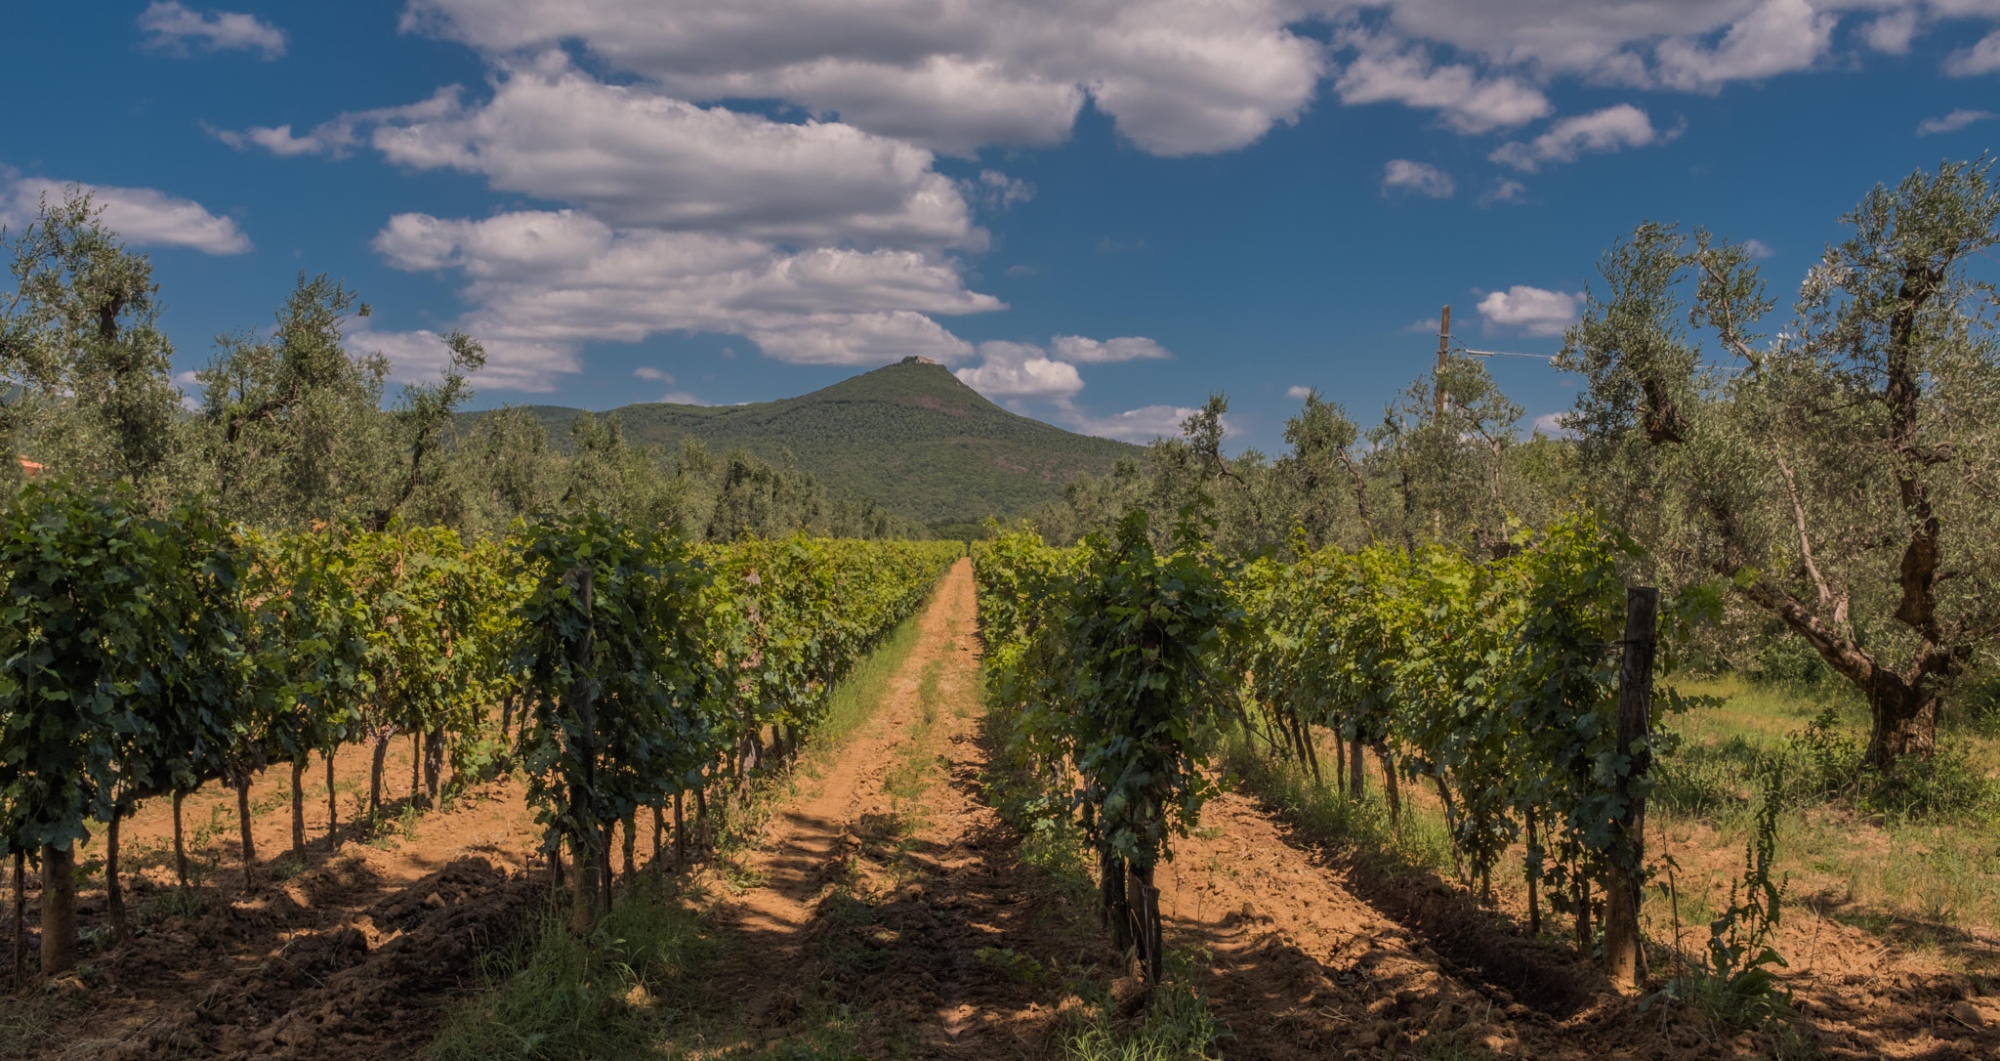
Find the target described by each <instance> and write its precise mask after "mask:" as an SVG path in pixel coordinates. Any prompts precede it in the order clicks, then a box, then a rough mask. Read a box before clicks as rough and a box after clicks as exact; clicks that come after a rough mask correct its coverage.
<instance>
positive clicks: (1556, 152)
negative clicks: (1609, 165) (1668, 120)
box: [1488, 103, 1678, 173]
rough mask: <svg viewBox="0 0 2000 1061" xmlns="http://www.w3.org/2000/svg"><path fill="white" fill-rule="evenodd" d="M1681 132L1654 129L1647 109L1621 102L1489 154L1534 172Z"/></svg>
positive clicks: (1518, 167)
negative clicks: (1596, 153) (1548, 165)
mask: <svg viewBox="0 0 2000 1061" xmlns="http://www.w3.org/2000/svg"><path fill="white" fill-rule="evenodd" d="M1676 135H1678V133H1672V132H1670V133H1666V134H1662V133H1660V132H1659V131H1657V130H1655V129H1654V128H1653V122H1652V119H1651V118H1648V117H1647V116H1646V112H1645V111H1642V110H1640V109H1639V108H1637V107H1634V106H1633V105H1631V104H1630V103H1620V104H1618V105H1616V106H1612V107H1606V108H1604V109H1603V110H1601V111H1593V112H1591V113H1589V114H1579V115H1577V116H1575V117H1573V118H1564V119H1563V120H1561V121H1559V122H1556V123H1555V124H1554V125H1551V126H1549V129H1548V131H1547V132H1545V133H1543V134H1542V135H1540V136H1537V137H1535V138H1534V140H1532V141H1529V142H1527V143H1522V142H1521V141H1519V140H1515V141H1510V142H1508V143H1505V144H1502V145H1501V146H1500V147H1498V148H1496V149H1495V150H1494V151H1493V153H1492V154H1491V155H1490V156H1488V157H1489V158H1491V159H1492V160H1493V161H1495V162H1498V163H1501V164H1503V165H1507V166H1512V167H1514V168H1515V169H1518V170H1522V171H1525V172H1528V173H1533V172H1535V171H1536V170H1538V169H1540V168H1541V167H1542V165H1543V164H1544V163H1549V162H1574V161H1576V158H1577V156H1578V155H1580V154H1582V153H1584V152H1586V151H1592V152H1597V151H1617V150H1620V149H1621V148H1627V147H1645V146H1646V145H1648V144H1652V143H1657V142H1662V141H1665V140H1671V139H1673V137H1674V136H1676Z"/></svg>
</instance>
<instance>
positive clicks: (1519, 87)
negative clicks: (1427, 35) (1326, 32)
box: [1334, 31, 1555, 133]
mask: <svg viewBox="0 0 2000 1061" xmlns="http://www.w3.org/2000/svg"><path fill="white" fill-rule="evenodd" d="M1338 43H1339V44H1341V45H1344V46H1347V47H1351V48H1355V49H1357V50H1358V51H1359V54H1358V55H1356V56H1355V57H1354V59H1353V60H1352V61H1351V62H1349V63H1348V64H1347V67H1346V69H1344V70H1342V71H1341V73H1340V77H1339V78H1338V79H1336V80H1335V81H1334V91H1335V92H1338V93H1339V94H1340V101H1341V102H1342V103H1346V104H1348V105H1350V106H1353V105H1358V104H1364V103H1402V104H1405V105H1407V106H1410V107H1416V108H1419V109H1422V110H1434V111H1437V112H1438V114H1439V117H1440V118H1441V119H1442V120H1443V122H1444V124H1445V125H1446V126H1448V127H1450V128H1451V129H1454V130H1456V131H1458V132H1461V133H1484V132H1489V131H1491V130H1494V129H1505V128H1510V127H1513V126H1516V125H1523V124H1525V123H1527V122H1531V121H1534V120H1536V119H1537V118H1546V117H1548V116H1549V114H1551V113H1553V111H1554V109H1555V108H1554V107H1553V106H1552V105H1550V103H1549V100H1548V97H1547V96H1544V95H1543V94H1542V92H1541V90H1540V89H1538V88H1536V87H1534V86H1533V85H1531V84H1528V83H1527V82H1524V81H1521V80H1520V79H1518V78H1514V77H1508V76H1485V75H1481V74H1480V73H1479V72H1477V71H1475V70H1474V69H1473V68H1472V67H1471V66H1467V65H1464V64H1450V65H1445V66H1437V65H1433V64H1432V62H1431V59H1430V56H1429V55H1428V54H1427V53H1426V51H1425V50H1424V49H1423V48H1422V47H1421V46H1417V45H1410V44H1406V43H1404V42H1401V41H1397V40H1394V39H1392V38H1389V37H1385V36H1381V35H1375V34H1368V33H1362V32H1358V31H1356V32H1349V33H1346V34H1343V35H1342V36H1341V37H1340V38H1339V41H1338Z"/></svg>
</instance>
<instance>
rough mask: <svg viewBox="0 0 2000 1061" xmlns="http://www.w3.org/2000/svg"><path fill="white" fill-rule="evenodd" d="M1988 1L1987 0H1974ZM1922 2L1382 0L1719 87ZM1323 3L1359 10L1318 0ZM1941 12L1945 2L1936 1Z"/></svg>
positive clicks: (1480, 41)
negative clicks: (1860, 17)
mask: <svg viewBox="0 0 2000 1061" xmlns="http://www.w3.org/2000/svg"><path fill="white" fill-rule="evenodd" d="M1974 2H1975V3H1986V0H1974ZM1914 4H1915V0H1622V2H1619V3H1605V2H1604V0H1379V2H1378V3H1377V4H1370V5H1368V6H1379V7H1380V8H1381V9H1383V10H1384V11H1385V14H1386V18H1385V21H1384V26H1385V30H1384V32H1393V33H1396V34H1399V35H1401V36H1402V37H1404V38H1407V39H1412V40H1422V41H1429V42H1433V43H1437V44H1443V45H1448V46H1449V47H1451V48H1452V49H1454V50H1456V51H1457V52H1458V53H1460V54H1461V55H1465V56H1471V57H1478V58H1481V59H1484V60H1485V61H1486V62H1487V63H1489V64H1492V65H1494V66H1498V67H1506V68H1516V69H1520V70H1524V71H1527V72H1529V73H1530V74H1531V75H1532V76H1533V78H1534V79H1536V80H1537V81H1546V80H1548V79H1551V78H1554V77H1559V76H1570V77H1578V78H1582V79H1585V80H1588V81H1594V82H1603V83H1611V84H1625V85H1632V86H1635V87H1666V88H1678V89H1694V90H1700V91H1711V90H1713V89H1714V88H1716V87H1717V86H1718V85H1719V84H1721V83H1722V82H1726V81H1730V80H1741V79H1753V80H1754V79H1758V78H1764V77H1770V76H1773V75H1775V74H1779V73H1784V72H1787V71H1790V70H1799V69H1805V68H1807V67H1810V66H1811V65H1812V64H1814V63H1815V62H1817V61H1818V60H1819V59H1820V58H1821V57H1823V56H1824V55H1825V54H1826V52H1827V50H1828V47H1829V44H1830V36H1831V33H1832V30H1833V28H1834V24H1835V23H1836V22H1837V21H1838V19H1839V18H1840V17H1842V16H1843V15H1844V14H1845V13H1846V12H1847V11H1850V10H1854V11H1862V12H1865V13H1867V14H1870V15H1875V14H1880V13H1881V12H1882V11H1883V10H1884V9H1893V8H1897V7H1909V6H1914ZM1313 6H1314V8H1315V9H1317V10H1323V11H1338V10H1345V9H1348V8H1350V7H1351V6H1353V5H1351V4H1350V3H1348V2H1347V0H1316V2H1314V3H1313ZM1931 6H1932V7H1933V8H1934V9H1935V8H1938V7H1939V5H1937V4H1935V3H1934V4H1932V5H1931Z"/></svg>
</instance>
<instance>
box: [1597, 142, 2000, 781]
mask: <svg viewBox="0 0 2000 1061" xmlns="http://www.w3.org/2000/svg"><path fill="white" fill-rule="evenodd" d="M1991 171H1992V164H1991V162H1989V161H1986V160H1982V161H1980V162H1976V163H1947V164H1944V165H1942V166H1940V167H1939V168H1938V169H1937V170H1936V171H1935V172H1927V171H1918V172H1916V173H1913V174H1911V175H1910V176H1909V177H1907V178H1905V179H1904V180H1903V181H1902V182H1901V183H1900V184H1898V185H1897V186H1896V187H1894V188H1888V187H1881V186H1878V187H1876V188H1875V189H1874V190H1872V191H1870V192H1869V193H1868V194H1867V196H1866V197H1865V198H1864V199H1863V200H1862V201H1861V203H1860V205H1859V206H1857V207H1856V208H1855V209H1854V210H1853V211H1851V212H1849V213H1848V214H1847V215H1846V216H1845V217H1844V218H1843V219H1842V220H1843V222H1844V223H1845V224H1846V226H1847V227H1848V229H1849V230H1850V234H1849V236H1848V238H1847V239H1846V240H1844V241H1842V242H1840V243H1838V244H1835V245H1833V246H1830V247H1828V248H1827V249H1826V252H1825V254H1824V255H1823V257H1822V259H1821V261H1820V262H1819V264H1818V265H1816V266H1814V267H1813V269H1812V270H1811V271H1810V273H1809V274H1808V275H1807V276H1806V277H1805V280H1804V282H1803V283H1802V284H1801V286H1800V288H1799V293H1798V296H1797V300H1796V305H1795V309H1794V314H1793V318H1792V320H1791V322H1790V323H1788V324H1786V325H1785V326H1784V327H1783V328H1782V330H1780V331H1778V332H1777V333H1776V334H1775V335H1769V336H1767V335H1764V334H1760V333H1759V332H1758V331H1757V330H1756V329H1757V328H1758V327H1759V323H1758V322H1759V321H1761V320H1763V319H1764V318H1765V317H1766V316H1767V315H1768V314H1769V313H1770V311H1771V310H1772V309H1773V307H1774V306H1775V300H1774V299H1772V298H1771V297H1770V296H1769V295H1768V294H1767V293H1766V288H1765V286H1764V284H1763V281H1762V280H1761V278H1760V277H1759V275H1758V271H1757V268H1756V267H1755V265H1753V264H1752V262H1751V255H1750V254H1749V253H1748V252H1747V251H1746V249H1745V248H1744V247H1742V246H1737V245H1731V244H1728V243H1726V242H1722V241H1719V240H1717V239H1715V238H1713V237H1712V236H1710V235H1709V234H1708V233H1707V232H1703V231H1697V232H1694V233H1692V234H1685V233H1682V232H1681V231H1679V230H1678V229H1675V228H1673V227H1671V226H1663V225H1656V224H1647V225H1642V226H1640V228H1639V229H1638V230H1637V231H1636V232H1635V233H1634V234H1633V235H1632V236H1631V237H1630V238H1629V239H1627V240H1624V241H1622V242H1621V243H1620V244H1619V245H1618V246H1616V247H1615V248H1614V249H1613V250H1611V251H1610V252H1609V253H1608V254H1607V255H1606V256H1605V258H1604V260H1603V262H1602V264H1601V272H1602V274H1603V277H1604V288H1603V290H1601V291H1599V290H1593V291H1592V292H1591V293H1590V298H1589V302H1588V307H1587V310H1586V312H1585V314H1584V315H1583V318H1582V320H1581V321H1580V322H1579V323H1578V324H1577V325H1576V326H1575V327H1573V328H1572V329H1571V330H1570V331H1569V333H1568V335H1567V337H1566V339H1565V345H1564V350H1563V354H1562V363H1563V365H1564V367H1566V368H1568V369H1570V370H1573V371H1578V372H1581V373H1582V374H1583V375H1584V376H1585V377H1586V378H1587V380H1588V383H1589V386H1588V389H1587V390H1586V391H1585V392H1584V393H1583V394H1581V395H1580V396H1579V398H1578V401H1577V405H1576V408H1575V410H1574V412H1573V413H1572V414H1571V415H1570V417H1569V424H1570V426H1571V427H1572V428H1573V429H1574V430H1575V431H1576V432H1577V433H1578V436H1579V439H1578V448H1579V453H1580V456H1581V459H1582V461H1583V464H1584V467H1585V472H1586V477H1587V478H1588V479H1589V480H1590V481H1591V482H1592V483H1594V484H1595V489H1596V491H1597V495H1598V501H1599V502H1600V504H1601V505H1602V506H1603V507H1604V508H1605V510H1606V511H1607V512H1608V513H1609V514H1611V515H1612V517H1613V518H1614V519H1616V520H1617V521H1618V522H1620V523H1621V524H1622V525H1623V526H1624V527H1625V528H1626V529H1627V530H1628V531H1629V532H1631V533H1632V534H1633V535H1634V536H1635V537H1637V538H1639V539H1640V540H1641V541H1643V542H1645V543H1646V544H1647V545H1648V546H1649V547H1650V548H1651V550H1652V555H1653V557H1654V562H1655V563H1657V564H1658V566H1659V568H1660V571H1661V573H1662V575H1663V576H1664V577H1668V578H1678V579H1680V580H1682V581H1694V580H1700V579H1707V578H1715V577H1717V576H1720V577H1721V578H1722V579H1726V580H1727V582H1728V584H1729V585H1730V586H1731V587H1732V588H1733V591H1734V592H1735V593H1736V594H1738V595H1739V596H1740V597H1741V598H1742V599H1743V600H1745V601H1747V602H1748V603H1749V604H1751V605H1753V606H1755V607H1756V608H1758V609H1762V610H1763V611H1764V612H1766V613H1768V614H1770V615H1771V616H1773V617H1775V618H1776V619H1777V620H1779V621H1780V622H1782V623H1783V624H1784V625H1785V626H1786V627H1787V628H1788V629H1790V630H1791V631H1792V632H1794V633H1795V634H1797V635H1798V636H1799V637H1801V638H1803V639H1804V640H1805V642H1806V643H1807V644H1809V645H1811V646H1812V648H1813V649H1814V650H1815V651H1816V652H1817V653H1818V654H1819V656H1820V658H1822V659H1824V660H1825V661H1826V663H1827V664H1828V666H1830V667H1831V668H1832V669H1833V670H1834V671H1835V672H1836V673H1838V674H1840V675H1841V676H1843V677H1844V678H1846V679H1847V680H1848V681H1849V682H1851V683H1853V685H1854V686H1855V687H1856V688H1857V689H1859V690H1860V691H1861V693H1862V694H1863V695H1864V696H1865V697H1866V698H1867V701H1868V704H1869V707H1870V711H1871V714H1872V718H1873V723H1872V727H1871V734H1870V739H1869V744H1868V761H1869V762H1870V763H1871V764H1872V765H1873V766H1875V767H1876V768H1877V769H1879V770H1883V771H1889V770H1891V769H1893V768H1894V766H1895V764H1896V762H1897V760H1899V759H1900V758H1902V757H1903V756H1907V755H1919V756H1928V755H1929V754H1930V753H1931V752H1932V751H1933V750H1934V747H1935V741H1936V729H1937V725H1936V724H1937V713H1938V706H1939V702H1940V698H1941V697H1942V696H1944V695H1946V694H1947V693H1948V692H1949V690H1950V686H1951V683H1952V681H1953V679H1954V678H1956V677H1958V676H1959V675H1960V674H1961V673H1963V672H1964V670H1965V668H1966V666H1967V664H1968V663H1969V662H1970V661H1971V660H1972V658H1973V656H1974V654H1975V653H1976V652H1978V651H1979V650H1980V649H1981V647H1982V646H1985V645H1986V644H1988V643H1989V642H1990V641H1991V640H1992V639H1993V638H1994V636H1995V635H1996V633H2000V594H1996V592H1995V589H1996V587H1995V585H1994V579H1995V573H1996V571H2000V518H1996V512H2000V510H1996V506H1995V502H1996V497H1995V494H1996V491H2000V481H1997V480H1996V476H2000V438H1996V437H1995V433H1994V426H1995V425H1996V424H2000V344H1996V341H1995V335H1994V332H1993V328H1992V323H1991V320H1990V319H1989V318H1988V317H1987V314H1988V313H1989V312H1990V311H1991V310H1992V309H1993V308H1994V292H1993V289H1992V287H1991V286H1990V285H1989V284H1987V283H1985V282H1982V281H1980V280H1979V279H1977V278H1976V277H1975V275H1974V274H1973V265H1974V263H1975V262H1974V260H1975V258H1976V256H1978V255H1980V253H1981V252H1983V251H1985V250H1986V249H1988V248H1990V247H1992V246H1993V245H1994V244H1995V243H1996V242H2000V230H1996V227H1995V222H1996V219H2000V190H1996V189H1995V187H1994V186H1993V183H1992V179H1991V175H1992V174H1991ZM1694 332H1699V333H1700V334H1702V335H1705V336H1706V337H1708V338H1709V339H1711V340H1712V341H1713V343H1714V344H1715V346H1714V350H1715V352H1717V353H1718V354H1719V355H1720V356H1719V357H1717V358H1709V357H1707V356H1706V354H1707V353H1708V351H1706V350H1704V349H1703V347H1702V346H1701V345H1700V344H1699V342H1698V341H1697V340H1696V339H1695V338H1694V337H1693V334H1692V333H1694Z"/></svg>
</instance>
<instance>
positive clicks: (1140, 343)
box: [1049, 335, 1174, 365]
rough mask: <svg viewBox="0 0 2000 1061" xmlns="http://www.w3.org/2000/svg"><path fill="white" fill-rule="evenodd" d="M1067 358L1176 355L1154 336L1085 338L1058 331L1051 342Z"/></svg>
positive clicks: (1088, 360)
mask: <svg viewBox="0 0 2000 1061" xmlns="http://www.w3.org/2000/svg"><path fill="white" fill-rule="evenodd" d="M1049 345H1050V346H1051V347H1052V348H1054V350H1055V355H1056V357H1058V358H1061V359H1062V360H1064V361H1081V362H1083V363H1084V364H1087V365H1094V364H1110V363H1113V362H1117V361H1164V360H1166V359H1168V358H1171V357H1173V356H1174V355H1173V354H1171V353H1169V352H1168V351H1167V348H1166V347H1164V346H1161V345H1160V344H1159V343H1156V342H1154V341H1153V340H1151V339H1147V338H1143V337H1141V336H1137V335H1132V336H1126V337H1124V338H1121V339H1105V340H1103V341H1101V342H1100V341H1099V340H1096V339H1086V338H1084V337H1083V336H1081V335H1058V336H1056V337H1055V339H1054V340H1053V341H1051V342H1050V344H1049Z"/></svg>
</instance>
